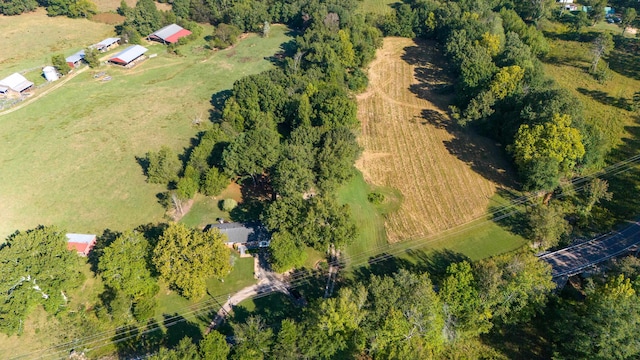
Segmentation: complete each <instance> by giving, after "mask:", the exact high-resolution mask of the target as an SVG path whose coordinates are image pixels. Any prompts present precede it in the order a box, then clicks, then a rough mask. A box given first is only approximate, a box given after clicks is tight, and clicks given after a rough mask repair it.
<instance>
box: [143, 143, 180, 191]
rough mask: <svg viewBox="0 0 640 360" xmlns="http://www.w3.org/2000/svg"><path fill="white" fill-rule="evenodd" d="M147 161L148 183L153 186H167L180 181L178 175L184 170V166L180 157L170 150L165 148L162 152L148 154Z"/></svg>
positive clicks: (161, 149) (162, 148)
mask: <svg viewBox="0 0 640 360" xmlns="http://www.w3.org/2000/svg"><path fill="white" fill-rule="evenodd" d="M146 160H147V171H146V172H147V181H148V182H150V183H152V184H167V183H169V182H172V181H177V180H178V173H179V172H180V170H182V164H181V163H180V160H179V159H178V155H176V153H175V152H174V151H173V150H172V149H171V148H169V147H168V146H163V147H161V148H160V151H158V152H157V153H155V152H148V153H147V156H146Z"/></svg>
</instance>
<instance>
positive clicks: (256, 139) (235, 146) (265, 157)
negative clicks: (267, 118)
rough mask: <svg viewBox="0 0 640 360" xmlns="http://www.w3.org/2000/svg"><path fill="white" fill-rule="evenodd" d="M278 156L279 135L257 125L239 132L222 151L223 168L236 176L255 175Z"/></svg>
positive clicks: (261, 171)
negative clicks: (254, 127) (252, 128)
mask: <svg viewBox="0 0 640 360" xmlns="http://www.w3.org/2000/svg"><path fill="white" fill-rule="evenodd" d="M279 156H280V135H279V134H278V132H277V131H275V130H273V129H270V128H267V127H259V128H257V129H254V130H249V131H247V132H245V133H241V134H239V135H238V136H237V137H236V138H235V139H233V141H231V143H230V144H229V146H228V147H227V148H226V149H225V150H224V152H223V153H222V159H223V162H224V167H225V170H226V171H227V172H229V173H231V174H234V175H237V176H246V175H249V176H251V178H252V179H254V181H255V176H256V175H259V174H262V173H264V172H265V171H266V170H267V169H269V168H271V167H272V166H273V165H274V164H275V163H276V161H277V160H278V158H279Z"/></svg>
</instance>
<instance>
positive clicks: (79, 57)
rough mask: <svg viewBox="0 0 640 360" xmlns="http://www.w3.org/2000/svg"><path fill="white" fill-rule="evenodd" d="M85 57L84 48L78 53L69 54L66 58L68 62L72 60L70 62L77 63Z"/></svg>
mask: <svg viewBox="0 0 640 360" xmlns="http://www.w3.org/2000/svg"><path fill="white" fill-rule="evenodd" d="M82 59H84V50H80V51H78V52H77V53H75V54H73V55H70V56H67V58H66V59H65V61H66V62H68V63H69V62H70V63H75V62H78V61H80V60H82Z"/></svg>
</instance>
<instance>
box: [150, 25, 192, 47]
mask: <svg viewBox="0 0 640 360" xmlns="http://www.w3.org/2000/svg"><path fill="white" fill-rule="evenodd" d="M189 35H191V31H189V30H187V29H184V28H183V27H182V26H180V25H176V24H171V25H167V26H165V27H163V28H162V29H160V30H158V31H156V32H154V33H153V34H151V35H149V36H147V38H148V39H149V40H156V41H160V42H162V43H165V44H166V43H170V44H173V43H176V42H178V40H179V39H180V38H182V37H185V36H189Z"/></svg>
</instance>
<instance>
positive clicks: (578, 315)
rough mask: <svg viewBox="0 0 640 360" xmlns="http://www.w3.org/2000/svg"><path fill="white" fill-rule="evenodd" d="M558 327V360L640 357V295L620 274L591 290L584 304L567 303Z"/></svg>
mask: <svg viewBox="0 0 640 360" xmlns="http://www.w3.org/2000/svg"><path fill="white" fill-rule="evenodd" d="M560 310H561V311H559V312H558V316H557V317H556V321H555V324H554V328H555V330H556V332H557V336H555V339H557V342H556V344H555V345H556V347H557V349H558V350H559V351H558V354H557V356H554V357H555V358H558V359H587V358H588V359H598V360H604V359H634V358H638V356H640V343H638V341H637V335H636V334H637V333H638V331H640V297H639V296H638V293H637V292H636V290H635V289H634V284H633V283H632V282H631V281H630V279H628V278H625V277H624V276H623V275H619V276H617V277H614V278H612V279H610V280H609V281H608V282H607V283H606V284H604V285H600V286H595V287H591V288H588V289H587V294H586V300H585V301H584V303H583V304H580V303H578V304H575V305H574V304H570V303H564V304H563V307H562V308H561V309H560Z"/></svg>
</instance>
